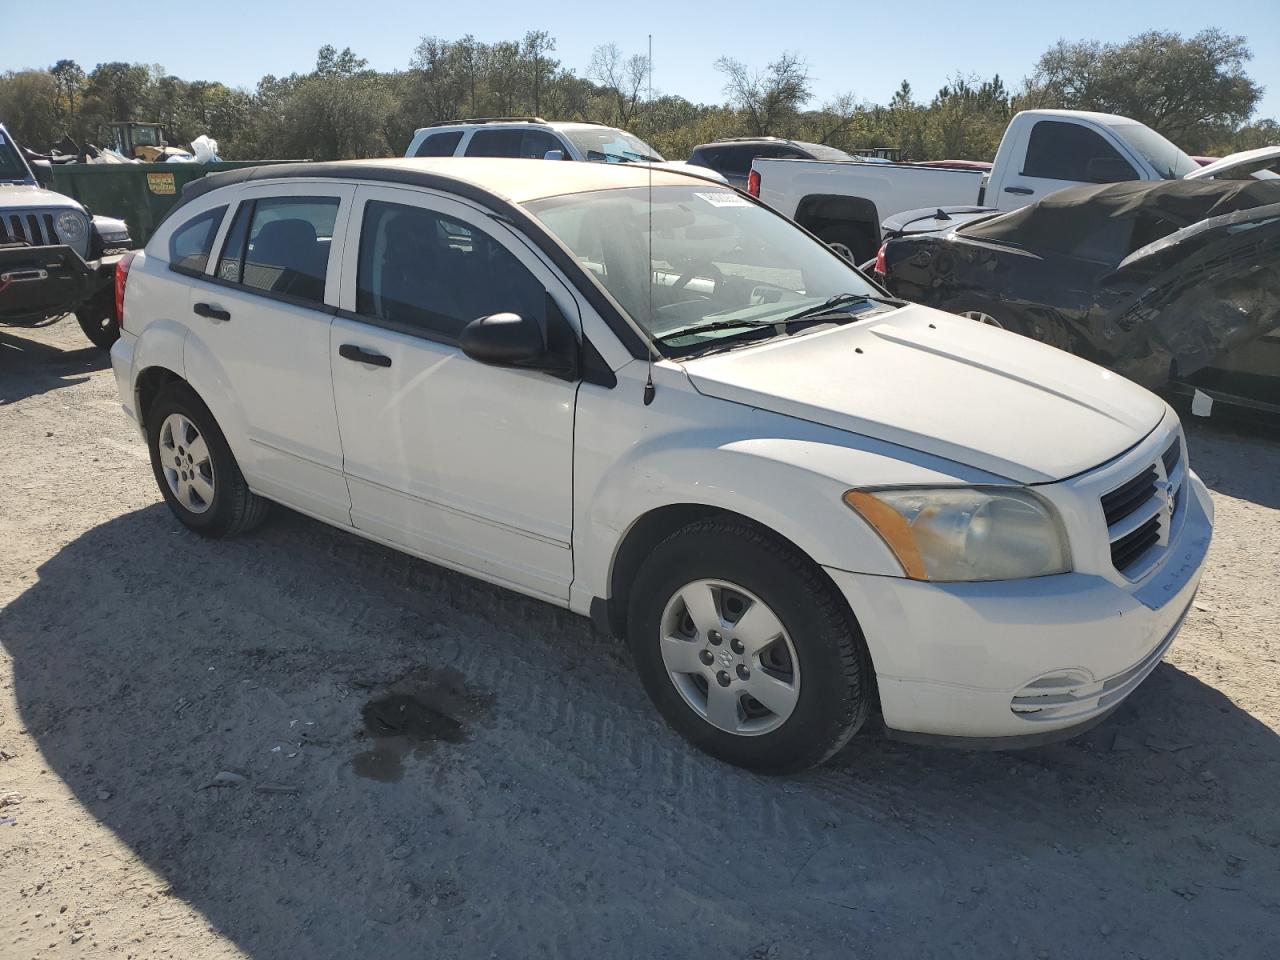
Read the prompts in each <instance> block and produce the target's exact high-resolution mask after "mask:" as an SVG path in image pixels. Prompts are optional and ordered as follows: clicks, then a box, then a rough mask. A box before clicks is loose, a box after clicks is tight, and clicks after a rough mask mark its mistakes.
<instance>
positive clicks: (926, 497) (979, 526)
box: [844, 487, 1071, 581]
mask: <svg viewBox="0 0 1280 960" xmlns="http://www.w3.org/2000/svg"><path fill="white" fill-rule="evenodd" d="M844 502H845V503H846V504H848V505H849V506H850V507H851V508H853V510H855V511H856V512H857V513H858V515H859V516H861V517H862V518H863V519H864V520H866V521H867V523H869V524H871V526H872V528H873V529H874V530H875V531H876V533H878V534H880V537H881V539H882V540H884V542H885V543H886V544H887V545H888V547H889V549H890V550H892V551H893V553H894V555H895V556H896V557H897V558H898V562H899V563H901V564H902V569H903V570H904V571H905V572H906V574H907V576H908V577H911V578H912V579H914V580H944V581H945V580H1014V579H1020V578H1022V577H1043V576H1047V575H1049V574H1053V573H1065V572H1067V571H1068V570H1070V569H1071V553H1070V550H1069V549H1068V547H1067V540H1066V536H1065V534H1064V533H1063V530H1062V524H1061V522H1060V521H1059V520H1058V517H1057V514H1056V513H1055V512H1054V510H1053V508H1052V507H1051V506H1050V505H1049V504H1048V503H1046V502H1045V501H1044V500H1042V499H1041V498H1040V497H1038V496H1037V495H1036V494H1034V493H1032V492H1031V491H1029V490H1025V489H1022V488H1019V487H933V488H928V489H925V488H910V487H896V488H889V489H882V490H850V491H849V492H848V493H846V494H845V495H844Z"/></svg>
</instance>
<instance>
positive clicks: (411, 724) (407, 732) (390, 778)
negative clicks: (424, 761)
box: [351, 667, 492, 783]
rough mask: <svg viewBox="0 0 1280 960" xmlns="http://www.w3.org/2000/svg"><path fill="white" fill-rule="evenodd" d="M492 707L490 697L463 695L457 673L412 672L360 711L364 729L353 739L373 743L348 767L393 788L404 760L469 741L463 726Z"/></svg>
mask: <svg viewBox="0 0 1280 960" xmlns="http://www.w3.org/2000/svg"><path fill="white" fill-rule="evenodd" d="M491 703H492V697H489V696H488V695H484V694H476V693H473V692H471V691H469V690H467V688H466V684H465V681H464V678H463V676H462V674H460V673H459V672H458V671H456V670H451V669H438V670H436V669H431V668H429V667H418V668H416V669H414V670H411V671H409V673H407V674H405V675H404V676H403V677H401V678H400V679H398V680H395V681H393V682H392V683H390V684H388V685H386V686H385V687H384V688H383V690H382V692H381V693H380V694H379V695H377V696H375V697H374V698H373V699H371V700H370V701H369V702H368V703H366V704H365V705H364V707H363V708H361V710H360V716H361V718H362V719H363V721H364V724H363V728H362V729H361V730H360V732H359V733H358V734H357V737H358V738H360V739H362V740H365V741H372V743H371V744H370V746H369V749H367V750H362V751H361V752H360V753H358V754H356V755H355V756H354V757H353V758H352V760H351V767H352V769H353V770H354V771H355V773H356V775H357V776H361V777H366V778H368V779H370V780H379V781H382V782H383V783H394V782H395V781H397V780H399V779H400V778H401V777H403V776H404V770H405V760H406V759H407V758H408V757H410V756H413V757H414V758H415V759H416V758H421V757H425V756H427V755H428V754H430V753H431V752H432V750H434V749H435V747H436V745H437V744H440V743H462V742H463V741H465V740H467V739H468V735H467V725H468V724H469V723H471V722H472V721H474V720H476V719H477V718H479V717H480V716H482V715H483V714H484V713H485V712H486V711H487V710H488V708H489V706H490V705H491Z"/></svg>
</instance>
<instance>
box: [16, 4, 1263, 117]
mask: <svg viewBox="0 0 1280 960" xmlns="http://www.w3.org/2000/svg"><path fill="white" fill-rule="evenodd" d="M55 6H56V12H55V8H54V7H48V6H47V5H45V4H42V3H39V2H34V3H33V2H28V0H0V21H2V22H3V23H4V33H5V35H6V40H7V41H8V42H6V43H3V44H0V70H3V69H18V68H21V67H28V66H48V65H49V64H52V63H53V62H54V61H55V60H58V59H60V58H62V57H70V58H72V59H75V60H77V61H79V63H80V64H81V65H82V66H84V67H86V68H91V67H92V66H93V65H94V64H96V63H98V62H100V61H103V60H129V61H141V62H145V63H160V64H163V65H164V67H165V68H166V69H167V70H168V71H169V72H170V73H174V74H177V75H178V76H180V77H184V78H186V79H206V80H221V81H223V82H224V83H229V84H232V85H242V86H248V87H251V86H252V85H253V84H254V83H256V81H257V79H258V78H259V77H260V76H262V75H263V74H265V73H274V74H277V75H280V74H288V73H291V72H293V71H295V70H299V71H303V70H307V69H309V68H310V67H311V66H312V65H313V64H314V62H315V53H316V50H317V49H318V48H319V47H320V46H321V45H322V44H324V43H332V44H334V45H335V46H337V47H339V48H341V47H344V46H349V47H351V48H352V49H353V50H355V51H356V52H357V53H358V54H360V55H361V56H363V57H366V58H367V59H368V60H369V62H370V63H371V64H372V65H373V66H374V67H377V68H379V69H384V70H390V69H396V68H402V67H404V66H405V65H406V64H407V63H408V61H409V57H410V55H411V54H412V52H413V48H414V46H415V44H416V43H417V40H418V37H420V36H421V35H423V34H434V35H437V36H442V37H446V38H450V39H452V38H456V37H460V36H462V35H463V34H466V33H472V34H474V35H475V36H476V37H477V38H479V39H481V40H487V41H492V40H499V39H506V38H516V37H519V36H521V35H523V34H524V32H525V31H526V30H530V29H539V28H540V29H544V30H547V31H549V32H550V33H551V34H552V35H553V36H554V37H556V39H557V41H558V47H557V50H556V56H558V57H559V58H560V60H561V61H562V62H563V63H564V65H565V66H568V67H573V68H575V69H576V70H577V72H579V73H583V72H585V70H586V67H587V64H588V63H589V61H590V59H591V50H592V48H593V47H595V46H596V45H597V44H601V43H608V42H611V41H612V42H614V43H617V44H618V45H619V46H620V47H621V48H622V49H623V50H624V51H626V52H643V50H644V47H645V43H646V37H647V35H648V34H650V33H652V34H653V45H654V66H655V72H654V86H655V89H657V90H659V91H663V92H671V93H680V94H683V95H684V96H686V97H689V98H690V99H692V100H701V101H711V102H718V101H720V100H721V99H722V93H721V88H722V85H723V84H722V80H721V78H720V75H719V74H717V73H716V72H715V70H714V69H713V67H712V63H713V62H714V60H715V59H716V57H718V56H720V55H721V54H727V55H729V56H733V57H736V58H737V59H739V60H742V61H744V62H747V63H749V64H753V65H761V66H762V65H764V64H765V63H767V62H768V61H769V60H770V59H772V58H773V57H775V56H776V55H777V54H778V53H779V52H781V51H783V50H793V51H796V52H798V53H800V54H801V55H802V56H803V57H804V58H805V59H806V60H807V61H808V64H809V68H810V71H811V73H812V75H813V77H814V81H815V84H814V86H815V89H816V91H817V93H818V98H819V99H821V98H823V97H826V96H830V95H831V94H834V93H837V92H841V91H845V90H852V91H853V92H854V93H855V94H856V95H857V96H858V97H859V98H862V99H868V100H873V101H878V102H883V101H885V100H887V99H888V98H889V97H890V96H891V95H892V93H893V90H894V89H895V88H896V87H897V85H898V83H899V82H900V81H901V80H902V79H903V78H906V79H908V80H910V81H911V84H912V87H913V88H914V89H915V90H916V92H917V95H918V96H921V97H925V98H927V97H928V96H930V95H932V94H933V92H934V91H936V90H937V88H938V87H939V86H941V85H942V83H943V82H945V80H946V78H947V77H948V76H949V75H950V74H952V73H954V72H955V71H963V72H965V73H977V74H980V75H982V76H988V75H990V74H991V73H995V72H998V73H999V74H1000V75H1001V76H1002V77H1004V78H1005V81H1006V84H1007V85H1009V86H1010V87H1016V86H1017V85H1019V84H1020V83H1021V81H1022V78H1023V77H1025V76H1026V75H1027V73H1028V72H1030V70H1031V67H1032V65H1033V64H1034V62H1035V60H1036V58H1037V56H1038V55H1039V54H1040V53H1041V52H1042V51H1043V50H1044V49H1046V48H1047V47H1048V46H1049V45H1051V44H1052V43H1054V42H1055V41H1056V40H1058V39H1059V38H1066V39H1069V40H1076V39H1094V40H1102V41H1110V40H1123V39H1125V38H1127V37H1129V36H1131V35H1133V34H1135V33H1140V32H1141V31H1143V30H1148V29H1161V30H1176V31H1179V32H1181V33H1183V34H1192V33H1195V32H1196V31H1198V30H1201V29H1204V28H1205V27H1211V26H1217V27H1221V28H1222V29H1224V30H1226V31H1228V32H1230V33H1233V34H1241V35H1243V36H1245V37H1247V38H1248V41H1249V44H1250V46H1251V47H1252V49H1253V53H1254V58H1253V60H1252V61H1251V63H1250V66H1249V72H1250V74H1251V75H1252V76H1253V78H1254V79H1255V80H1256V81H1257V82H1258V83H1261V84H1262V85H1264V86H1265V87H1266V88H1267V91H1266V94H1265V96H1264V100H1263V102H1262V103H1261V104H1260V107H1259V111H1258V114H1259V116H1273V117H1280V0H1235V2H1232V3H1225V4H1224V3H1211V2H1208V0H1197V2H1188V0H1161V2H1159V3H1126V2H1124V0H1108V2H1094V0H1054V2H1051V3H1047V2H1044V0H1021V2H1006V0H987V2H984V3H974V2H966V0H864V2H857V0H808V2H799V3H794V2H793V3H788V2H779V0H770V2H761V0H750V2H737V3H725V2H720V3H706V2H690V0H684V2H668V0H646V2H640V0H595V2H591V3H586V2H577V0H575V2H556V0H552V2H543V3H534V2H530V0H472V2H456V0H452V2H446V3H441V2H413V0H375V2H369V3H352V2H351V0H310V2H305V3H304V2H271V0H257V2H246V0H219V2H217V3H215V4H199V3H197V4H165V3H161V4H158V5H157V4H143V3H123V4H119V5H114V6H111V7H110V8H109V9H108V7H106V6H104V5H103V4H102V3H101V2H95V3H90V2H81V0H61V2H59V3H57V4H56V5H55ZM70 25H74V26H70Z"/></svg>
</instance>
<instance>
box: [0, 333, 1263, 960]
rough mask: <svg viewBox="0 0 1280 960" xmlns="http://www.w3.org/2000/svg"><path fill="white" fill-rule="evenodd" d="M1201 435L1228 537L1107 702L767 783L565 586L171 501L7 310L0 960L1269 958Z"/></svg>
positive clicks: (1222, 552)
mask: <svg viewBox="0 0 1280 960" xmlns="http://www.w3.org/2000/svg"><path fill="white" fill-rule="evenodd" d="M1190 445H1191V457H1192V462H1193V464H1194V466H1195V467H1196V468H1197V469H1198V471H1199V472H1200V473H1201V475H1202V476H1204V478H1205V480H1206V482H1207V483H1208V484H1209V485H1210V487H1212V489H1213V491H1214V497H1215V500H1216V502H1217V508H1218V528H1217V534H1216V538H1215V541H1214V544H1213V549H1212V552H1211V555H1210V564H1209V568H1208V571H1207V573H1206V575H1205V579H1204V583H1203V586H1202V588H1201V592H1200V596H1199V599H1198V600H1197V603H1196V606H1195V608H1194V609H1193V611H1192V613H1191V616H1190V618H1189V620H1188V622H1187V625H1186V627H1185V628H1184V630H1183V632H1182V634H1181V637H1180V638H1179V640H1178V642H1177V643H1176V644H1175V646H1174V648H1173V650H1172V652H1171V654H1170V656H1169V657H1168V660H1167V662H1166V663H1165V664H1164V665H1162V666H1161V667H1160V668H1159V669H1158V670H1157V671H1156V672H1155V674H1153V676H1152V677H1151V679H1150V680H1148V681H1147V683H1146V684H1145V685H1144V686H1143V687H1142V688H1141V689H1140V690H1139V691H1138V692H1137V693H1136V694H1135V695H1134V696H1133V697H1132V698H1131V699H1130V700H1129V701H1128V702H1127V703H1126V705H1125V706H1124V707H1123V708H1121V710H1120V711H1119V712H1118V713H1117V714H1116V715H1115V716H1114V717H1113V718H1111V719H1110V720H1109V721H1108V722H1107V723H1105V724H1104V725H1102V726H1101V727H1099V728H1097V729H1096V730H1094V731H1093V732H1091V733H1090V734H1089V735H1087V736H1086V737H1085V738H1084V739H1082V740H1079V741H1076V742H1073V743H1069V744H1065V745H1060V746H1056V747H1051V748H1044V749H1038V750H1034V751H1026V752H1020V753H1004V754H990V753H961V752H951V751H939V750H933V749H923V748H915V747H909V746H904V745H900V744H895V743H892V742H890V741H887V740H885V739H884V738H883V737H882V736H880V735H879V734H878V732H877V731H876V730H874V729H872V730H870V731H867V732H864V734H863V735H862V736H860V737H858V738H856V739H855V740H854V742H853V743H852V744H851V746H850V748H849V749H847V750H846V751H845V752H844V753H843V754H842V755H840V756H839V757H837V758H836V760H835V761H834V762H833V763H831V764H829V765H828V766H826V767H825V768H823V769H821V770H819V771H816V772H814V773H811V774H807V775H805V776H802V777H798V778H792V779H787V780H768V779H764V778H759V777H755V776H752V775H750V774H747V773H744V772H741V771H738V770H735V769H732V768H729V767H726V766H722V765H720V764H718V763H716V762H715V761H712V760H709V759H707V758H705V757H703V756H701V755H698V754H695V753H693V752H691V751H690V750H689V749H687V748H686V746H685V745H684V743H683V742H682V741H680V740H679V739H678V738H677V737H675V735H673V734H672V733H670V732H669V731H668V730H667V729H666V727H665V726H664V725H663V724H662V723H661V721H660V720H659V719H658V717H657V715H656V713H655V712H654V711H653V710H652V709H651V708H650V706H649V704H648V702H647V700H646V699H645V697H644V694H643V692H642V690H641V689H640V685H639V683H638V681H637V680H636V679H635V678H634V677H633V675H632V672H631V669H630V666H629V663H628V659H627V656H626V653H625V651H624V650H623V649H622V648H621V647H620V645H618V644H617V643H616V642H614V641H611V640H607V639H605V638H603V637H601V636H599V635H596V634H594V633H593V632H592V630H591V628H590V625H589V624H588V623H587V622H586V621H583V620H579V619H578V618H576V617H574V616H572V615H570V614H568V613H564V612H560V611H557V610H555V609H553V608H551V607H549V606H545V605H542V604H540V603H537V602H534V601H530V600H525V599H523V598H521V597H518V596H516V595H514V594H511V593H507V592H505V591H503V590H500V589H497V588H494V587H489V586H486V585H484V584H481V583H478V582H475V581H472V580H469V579H467V578H465V577H462V576H458V575H455V574H452V573H449V572H445V571H443V570H440V569H437V568H435V567H433V566H431V565H430V564H427V563H422V562H419V561H416V560H413V559H410V558H407V557H404V556H401V555H399V554H396V553H393V552H391V551H389V550H386V549H383V548H381V547H379V546H375V545H372V544H369V543H366V542H365V541H363V540H360V539H358V538H357V537H355V536H352V535H349V534H346V533H342V532H339V531H337V530H335V529H332V528H329V527H326V526H323V525H321V524H319V523H317V522H314V521H311V520H308V519H305V518H303V517H300V516H298V515H295V514H292V513H289V512H287V511H284V510H277V511H276V512H275V513H274V515H273V517H272V519H271V520H270V521H269V522H268V524H267V525H265V526H264V527H263V528H262V529H260V530H259V531H257V532H255V533H254V534H251V535H250V536H248V537H246V538H242V539H239V540H234V541H227V542H222V543H209V542H205V541H202V540H200V539H199V538H197V537H196V536H194V535H192V534H189V533H187V532H186V531H185V530H184V529H183V528H182V527H181V526H180V525H179V524H178V523H177V521H176V520H174V519H172V518H171V516H170V514H169V512H168V510H167V509H165V507H164V506H163V504H162V503H161V502H160V499H159V496H158V494H157V492H156V490H155V487H154V484H153V481H152V478H151V475H150V469H149V467H148V464H147V459H146V452H145V448H144V447H143V444H142V442H141V441H140V440H139V439H138V437H137V436H136V434H135V433H134V432H133V431H132V428H131V427H130V426H129V424H128V423H127V422H126V421H125V419H124V418H123V416H122V415H121V414H120V412H119V409H118V407H117V399H116V391H115V384H114V381H113V379H112V377H111V373H110V369H109V367H108V365H107V360H106V357H105V356H104V355H102V354H100V353H99V352H97V351H96V350H94V349H92V348H89V347H87V346H86V345H85V342H84V340H83V337H82V335H81V334H80V331H79V330H78V328H76V326H75V325H74V323H70V322H64V323H61V324H59V325H57V326H55V327H52V328H49V329H46V330H41V331H31V332H24V333H22V334H21V335H19V334H18V333H16V332H15V331H4V332H0V824H3V825H0V892H2V893H0V957H3V958H5V960H9V958H28V957H63V956H67V957H97V956H107V957H121V958H124V957H139V958H141V957H161V956H168V957H181V958H215V957H216V958H223V957H254V958H276V957H304V958H308V960H323V958H330V957H332V958H355V957H361V958H364V957H384V956H385V957H392V956H394V957H426V956H432V957H465V958H470V957H480V958H488V957H502V958H506V957H522V958H523V957H537V958H541V957H613V956H618V957H646V958H647V957H673V958H682V957H695V956H696V957H701V958H721V957H724V958H764V957H769V958H791V957H841V958H852V957H875V958H897V957H903V958H907V957H909V958H921V957H1055V958H1056V957H1152V958H1161V960H1164V958H1172V957H1189V958H1203V957H1218V956H1222V957H1275V956H1276V955H1277V952H1278V949H1280V948H1278V947H1277V943H1278V942H1280V801H1278V799H1277V794H1278V789H1277V788H1278V785H1280V738H1278V736H1277V734H1280V614H1278V610H1280V600H1278V599H1277V598H1278V597H1280V445H1278V444H1277V443H1275V442H1274V441H1270V440H1256V439H1246V438H1240V437H1236V436H1232V435H1229V434H1226V433H1224V432H1222V431H1220V430H1212V431H1211V430H1209V429H1206V428H1204V427H1201V426H1198V425H1197V426H1194V427H1192V428H1191V431H1190ZM389 722H390V723H392V724H394V725H397V726H402V727H405V728H407V729H408V730H409V733H410V735H411V736H409V737H402V738H396V737H392V738H387V737H385V736H380V735H376V734H384V733H385V732H386V727H387V724H388V723H389ZM873 726H874V725H873ZM9 818H12V820H11V822H9Z"/></svg>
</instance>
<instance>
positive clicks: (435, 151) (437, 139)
mask: <svg viewBox="0 0 1280 960" xmlns="http://www.w3.org/2000/svg"><path fill="white" fill-rule="evenodd" d="M460 140H462V131H461V130H451V131H449V132H447V133H431V134H428V135H427V136H426V137H424V138H423V140H422V142H421V143H420V144H418V149H417V150H416V151H414V154H413V155H414V156H415V157H452V156H453V152H454V151H455V150H457V149H458V142H459V141H460Z"/></svg>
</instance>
